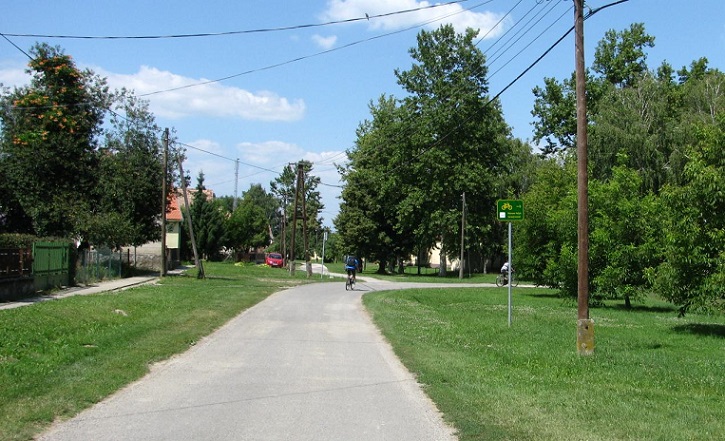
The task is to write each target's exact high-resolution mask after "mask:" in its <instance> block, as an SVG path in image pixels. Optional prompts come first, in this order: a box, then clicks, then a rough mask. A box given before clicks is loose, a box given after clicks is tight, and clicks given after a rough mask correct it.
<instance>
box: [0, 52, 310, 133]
mask: <svg viewBox="0 0 725 441" xmlns="http://www.w3.org/2000/svg"><path fill="white" fill-rule="evenodd" d="M91 70H93V71H94V72H95V73H96V74H98V75H100V76H101V77H105V78H107V79H108V85H109V86H110V87H111V88H112V89H120V88H123V87H125V88H126V89H129V90H133V91H134V92H135V94H136V95H143V94H147V93H153V92H158V91H161V90H169V89H174V88H179V87H181V88H182V89H179V90H172V91H169V92H163V93H158V94H154V95H149V96H145V97H143V98H144V99H146V100H148V101H149V104H150V108H151V112H153V113H154V115H156V116H159V117H164V118H170V119H180V118H184V117H190V116H212V117H222V118H240V119H244V120H250V121H297V120H300V119H302V117H303V116H304V114H305V110H306V106H305V102H304V100H302V99H295V100H290V99H288V98H285V97H281V96H279V95H278V94H276V93H274V92H270V91H264V90H263V91H257V92H249V91H247V90H244V89H240V88H237V87H229V86H225V85H223V84H220V83H208V84H202V85H198V86H197V85H196V84H199V83H204V82H205V81H208V80H206V79H204V78H200V79H197V78H188V77H183V76H181V75H176V74H174V73H172V72H169V71H162V70H159V69H156V68H154V67H148V66H142V67H141V68H140V69H139V71H138V72H137V73H135V74H118V73H113V72H108V71H105V70H104V69H103V68H99V67H92V68H91ZM0 83H2V84H3V86H5V87H12V86H22V85H26V84H29V83H30V76H29V75H28V74H26V73H25V68H24V67H18V66H12V65H10V66H7V67H4V66H0ZM191 85H195V86H193V87H185V86H191Z"/></svg>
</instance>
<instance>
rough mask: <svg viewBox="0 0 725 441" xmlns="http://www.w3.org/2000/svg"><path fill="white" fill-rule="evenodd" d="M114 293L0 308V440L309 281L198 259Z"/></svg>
mask: <svg viewBox="0 0 725 441" xmlns="http://www.w3.org/2000/svg"><path fill="white" fill-rule="evenodd" d="M204 265H205V266H204V269H205V273H206V276H207V278H206V279H205V280H197V279H196V277H194V274H193V272H194V271H195V270H192V273H191V274H189V275H188V276H173V277H166V278H164V279H163V280H162V281H161V282H160V283H159V284H158V285H145V286H140V287H137V288H133V289H129V290H126V291H122V292H120V293H114V294H111V293H109V294H99V295H89V296H76V297H69V298H66V299H63V300H56V301H50V302H41V303H37V304H33V305H31V306H25V307H22V308H17V309H10V310H0V336H2V338H1V339H0V440H27V439H31V438H32V437H33V436H34V435H35V434H37V433H39V432H41V431H42V430H43V429H45V428H46V427H48V426H49V425H50V424H51V423H52V422H53V421H54V420H56V419H63V418H67V417H70V416H72V415H74V414H76V413H77V412H79V411H80V410H82V409H84V408H86V407H89V406H91V405H92V404H94V403H96V402H98V401H100V400H102V399H103V398H104V397H106V396H108V395H109V394H111V393H113V392H115V391H116V390H118V389H120V388H121V387H123V386H125V385H126V384H128V383H130V382H132V381H134V380H137V379H139V378H140V377H142V376H143V375H145V374H146V373H147V372H148V371H149V366H150V365H151V364H153V363H154V362H158V361H161V360H164V359H167V358H169V357H171V356H172V355H174V354H177V353H181V352H184V351H185V350H187V349H188V348H189V347H190V346H192V345H194V344H195V343H196V342H197V341H199V339H201V338H203V337H204V336H206V335H208V334H210V333H211V332H212V331H214V330H215V329H217V328H219V327H220V326H221V325H223V324H224V323H226V322H227V321H228V320H229V319H231V318H232V317H234V316H236V315H237V314H239V313H240V312H241V311H243V310H245V309H247V308H249V307H250V306H253V305H254V304H256V303H258V302H259V301H261V300H263V299H265V298H266V297H267V296H269V295H270V294H272V293H274V292H276V291H279V290H280V289H283V288H285V287H289V286H293V285H297V284H301V283H308V282H319V281H320V279H319V278H315V277H313V278H311V279H310V280H307V279H306V277H305V274H304V272H300V271H298V272H297V273H296V274H295V277H291V276H289V275H288V273H287V271H285V270H283V269H278V268H269V267H266V266H263V265H260V266H255V265H245V266H235V265H232V264H214V263H205V264H204Z"/></svg>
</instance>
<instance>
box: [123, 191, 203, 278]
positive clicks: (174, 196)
mask: <svg viewBox="0 0 725 441" xmlns="http://www.w3.org/2000/svg"><path fill="white" fill-rule="evenodd" d="M209 192H210V193H211V197H213V195H214V193H213V192H211V190H209ZM183 199H184V198H183V195H182V193H181V190H177V191H175V192H172V193H171V194H169V211H168V212H167V213H166V264H167V268H176V267H177V266H179V264H180V263H181V255H180V249H181V228H182V222H183V220H184V217H183V214H182V212H181V207H183V206H185V204H184V203H183ZM189 201H190V202H191V199H189ZM122 249H123V251H124V253H128V254H129V256H130V258H129V261H130V264H131V265H133V266H135V267H138V268H147V269H154V270H158V269H160V268H161V240H156V241H153V242H148V243H145V244H143V245H140V246H137V247H123V248H122Z"/></svg>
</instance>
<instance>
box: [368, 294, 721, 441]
mask: <svg viewBox="0 0 725 441" xmlns="http://www.w3.org/2000/svg"><path fill="white" fill-rule="evenodd" d="M506 292H507V290H506V288H491V289H436V290H431V289H419V290H406V291H399V292H389V293H384V292H383V293H381V292H376V293H370V294H367V295H366V296H365V297H364V303H365V305H366V307H367V308H368V310H369V311H371V314H372V316H373V318H374V320H375V322H376V324H377V325H378V326H379V327H380V328H381V330H382V331H383V333H384V334H385V335H386V337H387V338H388V340H389V341H390V342H391V344H392V345H393V347H394V349H395V351H396V353H397V354H398V356H399V357H400V358H401V359H402V361H403V363H404V364H405V365H406V366H408V368H409V369H410V370H411V371H412V372H413V373H415V374H416V375H417V377H418V379H419V381H420V382H421V383H422V384H423V385H424V387H425V389H426V391H427V393H428V394H429V396H431V398H432V399H433V400H434V401H435V402H436V403H437V405H438V407H439V409H440V410H441V411H442V412H443V413H444V416H445V418H446V420H447V421H449V422H450V423H451V424H452V425H453V426H454V427H455V428H456V429H457V430H458V433H459V436H460V439H461V440H464V441H465V440H645V439H647V440H650V439H651V440H695V439H723V438H725V404H723V403H725V402H724V401H723V397H725V379H724V377H723V373H725V317H723V316H715V317H712V316H698V315H691V316H688V317H687V318H685V319H678V318H677V312H676V310H675V309H674V308H672V307H670V306H668V305H666V304H662V303H656V302H649V303H650V304H649V306H646V307H637V308H635V309H634V310H625V309H624V308H622V307H621V306H620V305H610V306H609V307H605V308H597V309H592V310H591V316H592V318H593V319H594V321H595V325H594V327H595V343H596V351H595V354H594V355H593V356H590V357H582V356H579V355H577V354H576V344H575V343H576V305H572V304H571V303H569V302H563V301H562V300H561V299H559V298H557V297H556V296H555V295H554V293H553V292H552V291H550V290H546V289H521V288H519V289H517V290H515V292H514V296H515V297H514V312H513V325H512V326H511V327H510V328H509V327H508V321H507V296H506Z"/></svg>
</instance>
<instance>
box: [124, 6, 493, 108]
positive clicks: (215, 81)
mask: <svg viewBox="0 0 725 441" xmlns="http://www.w3.org/2000/svg"><path fill="white" fill-rule="evenodd" d="M463 1H467V0H463ZM492 1H493V0H487V1H484V2H482V3H479V4H477V5H475V6H472V7H471V8H468V9H465V8H464V9H461V11H458V12H454V13H452V14H448V15H444V16H442V17H437V18H434V19H431V20H427V21H424V22H422V23H418V24H415V25H413V26H409V27H407V28H403V29H398V30H396V31H392V32H388V33H385V34H379V35H375V36H373V37H369V38H366V39H363V40H357V41H353V42H351V43H347V44H345V45H342V46H338V47H335V48H332V49H327V50H324V51H321V52H316V53H314V54H310V55H304V56H301V57H297V58H293V59H291V60H287V61H282V62H279V63H275V64H271V65H268V66H264V67H259V68H256V69H250V70H247V71H244V72H240V73H236V74H232V75H228V76H225V77H221V78H217V79H214V80H208V81H200V82H198V83H192V84H187V85H184V86H178V87H173V88H169V89H163V90H157V91H155V92H149V93H144V94H141V95H138V96H139V97H146V96H151V95H157V94H160V93H166V92H175V91H177V90H183V89H189V88H192V87H198V86H204V85H207V84H214V83H221V82H223V81H227V80H231V79H232V78H237V77H241V76H244V75H249V74H253V73H257V72H263V71H266V70H271V69H276V68H278V67H282V66H286V65H288V64H293V63H297V62H299V61H304V60H308V59H310V58H315V57H319V56H321V55H326V54H330V53H332V52H337V51H340V50H343V49H348V48H350V47H353V46H357V45H360V44H364V43H368V42H370V41H374V40H378V39H381V38H385V37H389V36H391V35H397V34H401V33H403V32H407V31H410V30H412V29H417V28H420V27H423V26H425V25H428V24H430V23H434V22H436V21H440V20H443V19H445V18H449V17H452V16H453V15H456V14H460V13H463V12H466V11H470V10H473V9H476V8H479V7H481V6H483V5H485V4H488V3H491V2H492Z"/></svg>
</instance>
